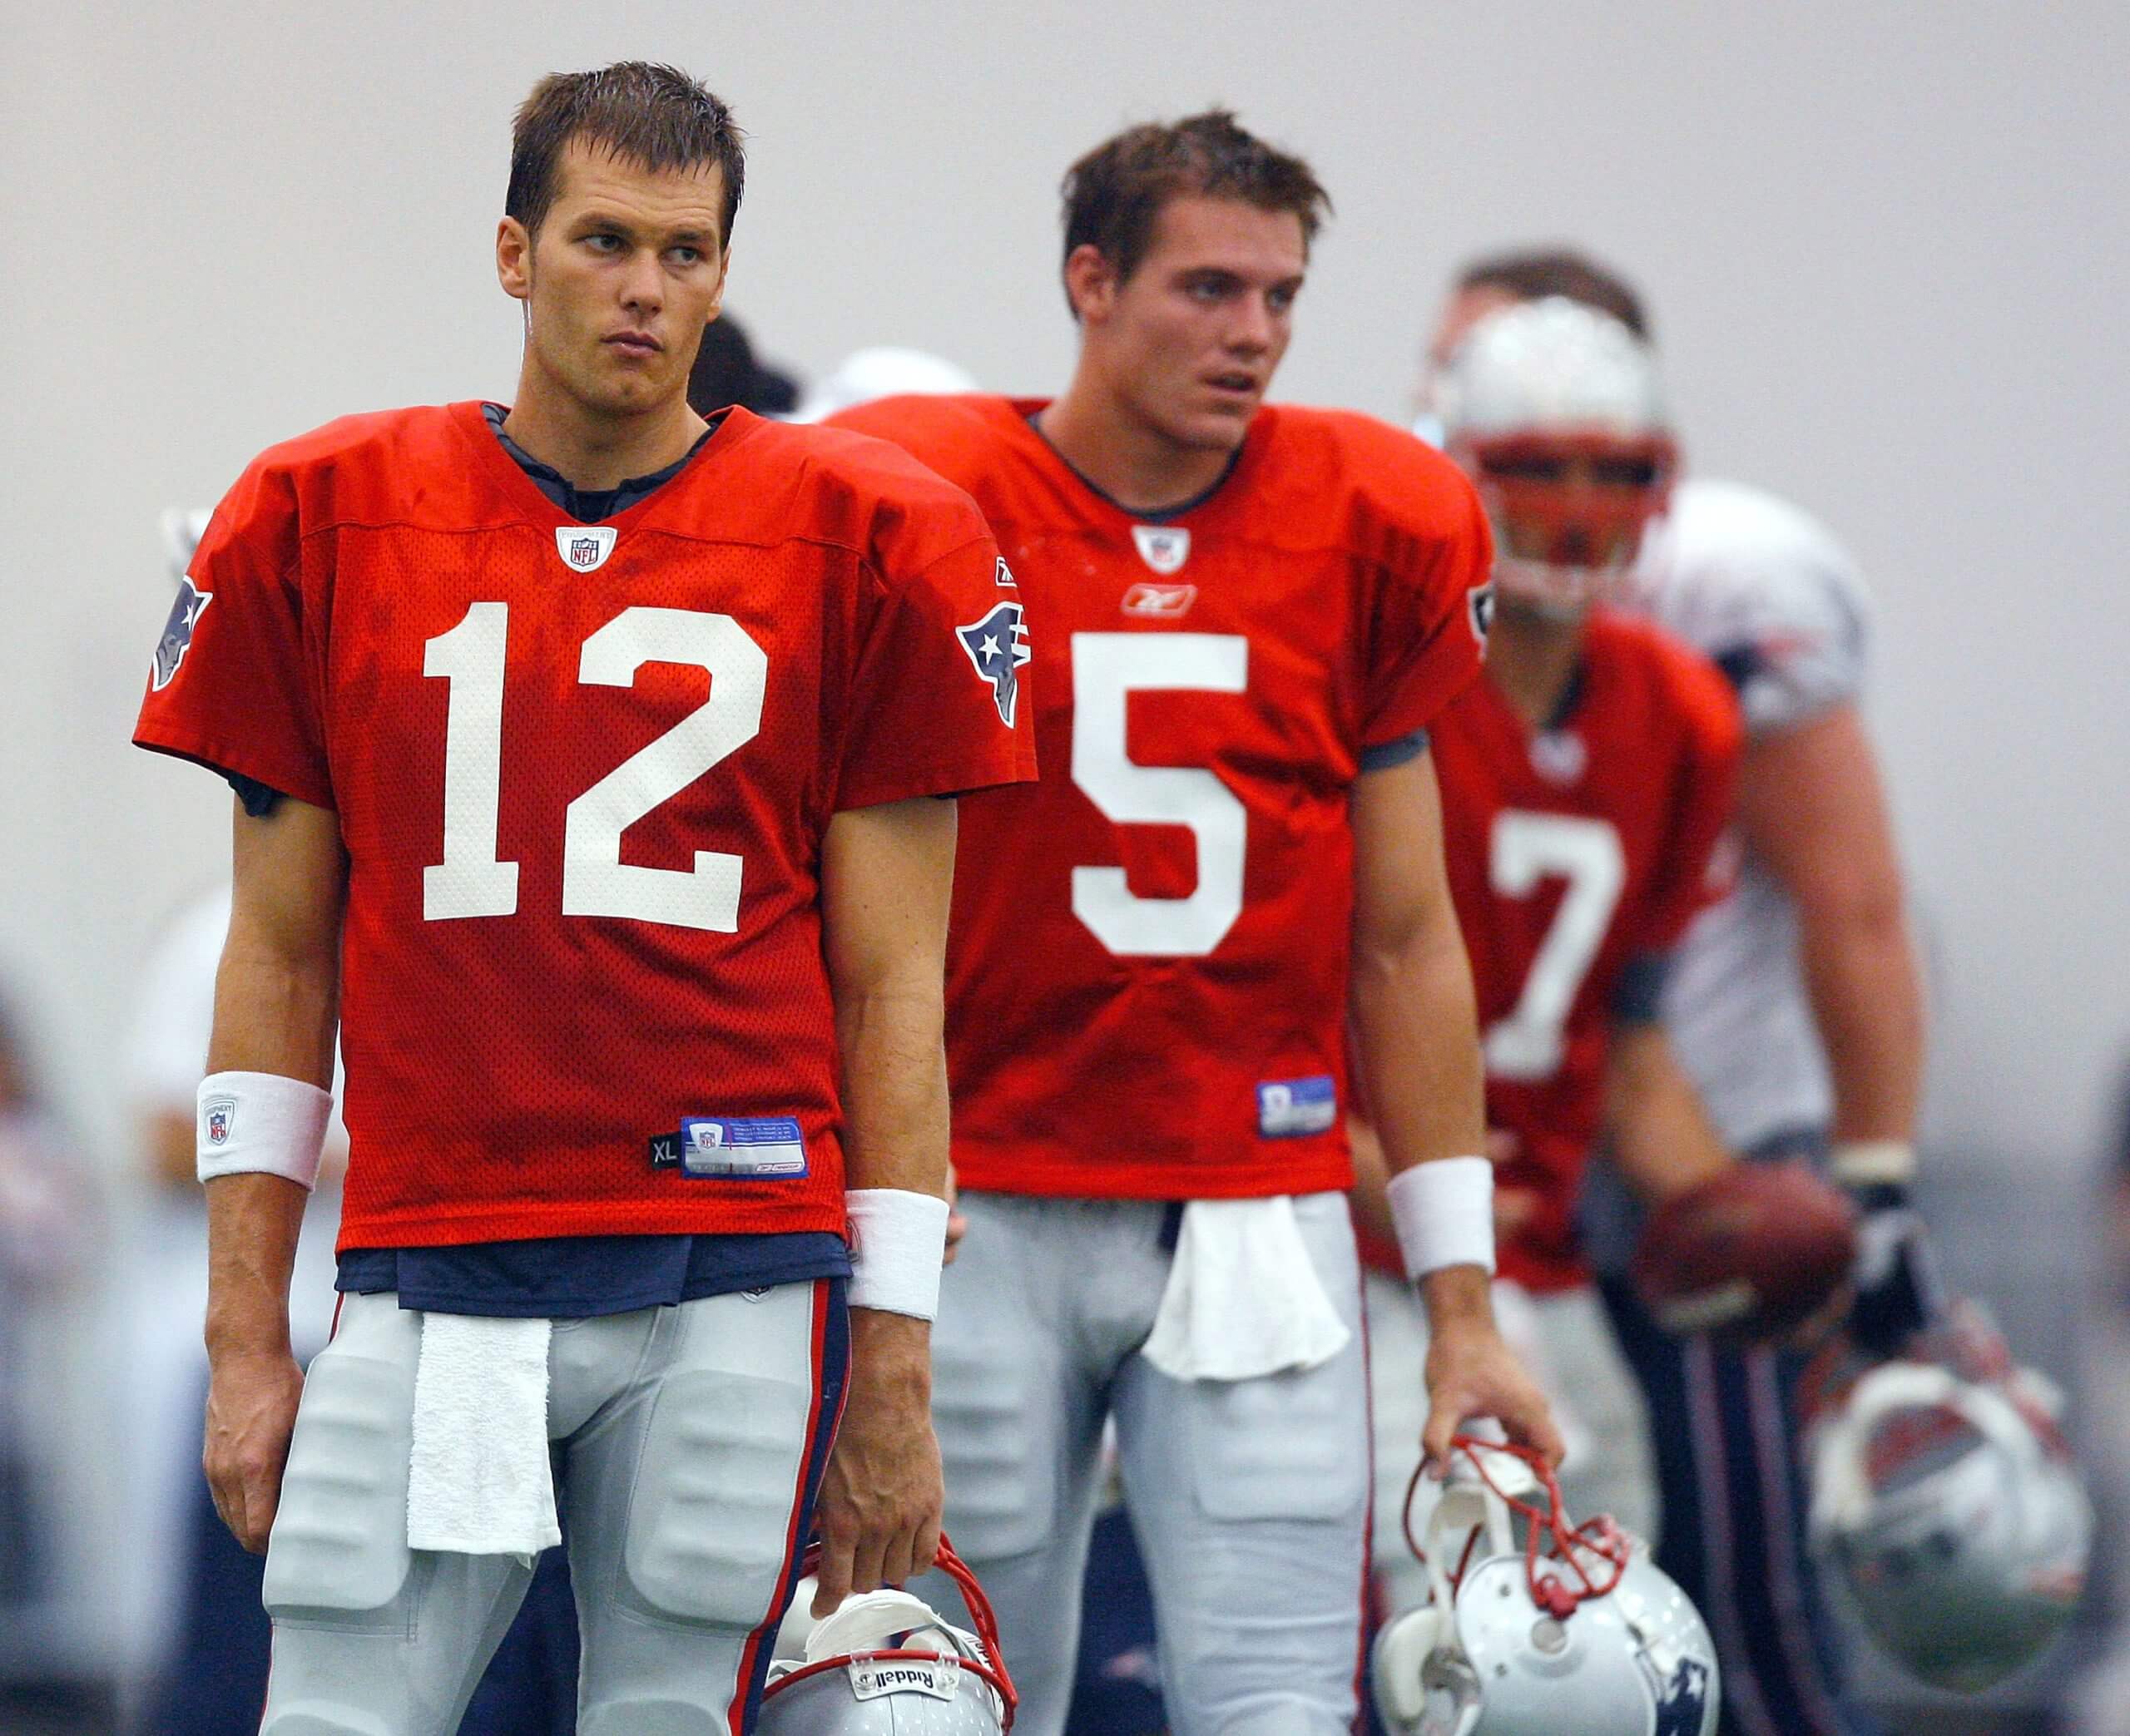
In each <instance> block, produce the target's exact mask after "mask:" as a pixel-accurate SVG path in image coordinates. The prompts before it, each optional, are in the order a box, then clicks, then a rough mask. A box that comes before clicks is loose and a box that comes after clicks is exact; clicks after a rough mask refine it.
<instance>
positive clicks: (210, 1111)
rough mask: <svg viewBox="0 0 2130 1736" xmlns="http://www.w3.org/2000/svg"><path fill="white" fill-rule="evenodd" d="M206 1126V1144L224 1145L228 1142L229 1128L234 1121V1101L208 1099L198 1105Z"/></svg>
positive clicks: (221, 1098) (222, 1098)
mask: <svg viewBox="0 0 2130 1736" xmlns="http://www.w3.org/2000/svg"><path fill="white" fill-rule="evenodd" d="M200 1110H201V1115H203V1116H204V1117H205V1119H206V1124H207V1143H208V1144H209V1145H228V1144H229V1142H230V1124H231V1123H232V1122H233V1121H234V1120H235V1119H236V1099H235V1098H234V1097H210V1098H209V1099H208V1100H206V1102H205V1103H203V1104H201V1105H200Z"/></svg>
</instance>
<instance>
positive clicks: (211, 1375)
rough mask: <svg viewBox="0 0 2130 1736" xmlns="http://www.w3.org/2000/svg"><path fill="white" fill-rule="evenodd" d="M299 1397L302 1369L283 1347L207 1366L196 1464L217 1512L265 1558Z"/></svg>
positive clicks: (230, 1355)
mask: <svg viewBox="0 0 2130 1736" xmlns="http://www.w3.org/2000/svg"><path fill="white" fill-rule="evenodd" d="M302 1396H303V1370H302V1369H300V1368H298V1367H297V1366H296V1359H295V1358H294V1357H293V1356H291V1355H290V1353H289V1352H288V1351H287V1349H286V1348H280V1349H275V1350H258V1351H224V1352H222V1353H220V1354H219V1355H217V1356H215V1358H212V1359H211V1363H210V1365H209V1370H208V1376H207V1442H206V1451H205V1452H203V1453H202V1454H201V1466H202V1468H204V1469H205V1470H206V1473H207V1487H208V1489H209V1490H210V1491H211V1492H212V1494H213V1495H214V1497H215V1511H216V1512H217V1513H219V1514H220V1515H221V1518H222V1523H223V1524H224V1525H225V1526H228V1527H229V1528H230V1536H233V1537H235V1539H236V1541H238V1542H239V1543H240V1544H242V1545H243V1546H245V1548H246V1549H248V1550H250V1551H251V1553H252V1554H254V1555H264V1554H265V1552H266V1538H267V1535H268V1533H269V1532H270V1531H272V1530H273V1528H274V1514H275V1510H276V1509H277V1508H278V1507H279V1506H280V1504H281V1471H282V1468H283V1467H284V1466H286V1465H287V1463H288V1462H289V1438H290V1436H291V1435H293V1434H294V1433H295V1426H296V1401H297V1400H298V1399H300V1397H302Z"/></svg>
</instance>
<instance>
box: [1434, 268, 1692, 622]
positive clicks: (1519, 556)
mask: <svg viewBox="0 0 2130 1736" xmlns="http://www.w3.org/2000/svg"><path fill="white" fill-rule="evenodd" d="M1427 397H1428V408H1429V412H1430V413H1431V414H1432V416H1433V417H1434V418H1435V419H1436V420H1437V422H1438V423H1439V426H1440V428H1441V431H1442V437H1443V444H1444V450H1446V451H1447V452H1448V453H1449V455H1450V456H1451V457H1454V458H1455V459H1456V460H1457V462H1458V463H1459V465H1460V466H1461V467H1463V468H1464V471H1465V472H1466V473H1467V474H1468V475H1469V476H1470V477H1471V478H1472V480H1473V482H1474V483H1475V484H1476V485H1477V486H1478V487H1479V496H1480V498H1481V499H1482V500H1483V501H1484V502H1485V503H1486V507H1487V514H1488V517H1489V518H1490V519H1491V520H1492V521H1493V529H1494V578H1495V581H1496V583H1497V585H1498V587H1499V590H1500V592H1501V594H1502V596H1503V598H1504V599H1506V600H1508V601H1510V602H1511V603H1514V604H1522V605H1523V606H1525V607H1527V608H1530V609H1533V610H1536V611H1541V612H1543V613H1547V614H1551V615H1554V616H1565V617H1573V616H1576V615H1579V614H1580V613H1581V612H1582V611H1583V610H1584V609H1586V608H1587V607H1588V606H1589V605H1590V604H1591V603H1592V602H1593V601H1596V600H1598V598H1599V597H1601V596H1602V595H1603V594H1604V592H1605V591H1606V590H1607V588H1608V587H1609V586H1611V585H1612V583H1613V582H1614V581H1616V580H1617V579H1618V578H1619V577H1620V576H1622V575H1623V574H1624V573H1625V572H1626V571H1627V569H1628V568H1629V567H1630V566H1632V564H1633V561H1634V558H1635V555H1636V553H1637V551H1638V550H1639V549H1640V547H1641V546H1642V532H1643V531H1644V530H1645V529H1646V528H1647V526H1648V524H1649V522H1650V520H1652V518H1654V517H1657V514H1658V513H1660V512H1662V511H1663V510H1664V507H1665V504H1666V502H1667V500H1668V499H1669V497H1670V494H1671V487H1672V478H1673V477H1674V475H1675V474H1676V472H1677V469H1678V450H1677V447H1676V446H1675V445H1674V443H1673V442H1672V434H1671V430H1670V423H1669V420H1668V418H1667V415H1666V413H1665V408H1664V401H1663V394H1662V390H1661V389H1660V388H1659V385H1658V382H1657V363H1656V358H1655V356H1654V354H1652V351H1651V349H1650V348H1649V346H1648V345H1647V344H1645V343H1643V342H1642V339H1639V338H1637V337H1636V336H1635V334H1633V333H1632V332H1631V331H1629V330H1628V329H1627V327H1626V326H1625V325H1623V324H1621V323H1620V322H1619V321H1618V320H1617V319H1613V318H1612V315H1611V314H1604V313H1600V312H1599V311H1598V309H1595V308H1591V307H1586V306H1584V305H1583V304H1582V303H1580V302H1577V301H1571V300H1569V299H1568V298H1567V297H1565V296H1561V295H1549V296H1546V297H1544V298H1543V299H1540V300H1538V301H1528V302H1519V303H1518V304H1515V305H1514V306H1512V307H1507V308H1503V309H1500V310H1498V312H1495V313H1493V314H1489V315H1487V317H1486V318H1485V319H1481V320H1479V322H1478V323H1477V324H1474V326H1473V327H1472V329H1471V330H1470V331H1469V332H1467V333H1466V334H1464V339H1463V340H1462V341H1461V342H1460V343H1459V344H1458V346H1457V348H1456V349H1455V351H1454V353H1453V354H1451V356H1450V358H1449V360H1448V361H1447V362H1446V363H1444V365H1443V368H1442V369H1441V371H1440V372H1439V373H1437V374H1436V375H1435V376H1434V378H1433V379H1432V381H1431V382H1430V383H1429V388H1428V393H1427Z"/></svg>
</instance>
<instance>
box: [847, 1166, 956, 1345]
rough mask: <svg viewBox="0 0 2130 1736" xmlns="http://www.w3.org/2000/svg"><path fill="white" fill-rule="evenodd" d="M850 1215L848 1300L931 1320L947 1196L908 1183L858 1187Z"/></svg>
mask: <svg viewBox="0 0 2130 1736" xmlns="http://www.w3.org/2000/svg"><path fill="white" fill-rule="evenodd" d="M843 1204H844V1209H845V1211H846V1212H848V1213H849V1214H850V1305H851V1307H853V1308H879V1310H881V1311H882V1312H883V1313H889V1314H909V1315H910V1316H912V1317H913V1318H916V1319H919V1320H929V1319H932V1318H934V1317H935V1316H937V1315H938V1313H939V1268H940V1266H941V1265H942V1264H944V1262H945V1260H946V1256H947V1202H946V1201H945V1200H944V1199H939V1198H938V1197H937V1196H935V1195H934V1194H913V1193H911V1192H909V1190H908V1189H904V1188H855V1189H852V1190H851V1191H850V1193H847V1194H845V1195H844V1196H843Z"/></svg>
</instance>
